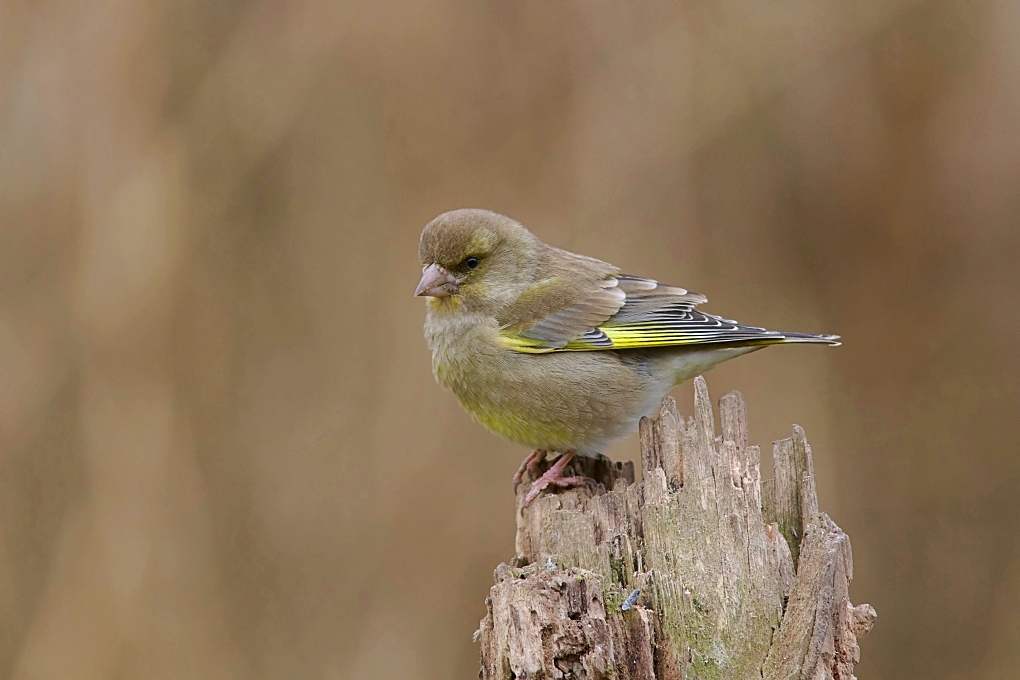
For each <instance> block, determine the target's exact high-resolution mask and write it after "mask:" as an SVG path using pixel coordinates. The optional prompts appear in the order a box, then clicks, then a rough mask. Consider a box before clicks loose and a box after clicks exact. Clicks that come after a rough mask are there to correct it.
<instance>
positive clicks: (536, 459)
mask: <svg viewBox="0 0 1020 680" xmlns="http://www.w3.org/2000/svg"><path fill="white" fill-rule="evenodd" d="M545 454H546V452H545V451H543V450H542V449H535V450H534V451H532V452H531V453H529V454H528V457H527V458H525V459H524V460H522V461H521V466H520V467H519V468H517V472H515V473H514V493H517V487H518V486H520V485H521V479H522V478H523V477H524V471H525V470H527V471H528V473H529V474H530V475H531V477H532V479H534V478H535V472H536V471H537V469H538V465H539V463H541V462H542V461H543V460H545Z"/></svg>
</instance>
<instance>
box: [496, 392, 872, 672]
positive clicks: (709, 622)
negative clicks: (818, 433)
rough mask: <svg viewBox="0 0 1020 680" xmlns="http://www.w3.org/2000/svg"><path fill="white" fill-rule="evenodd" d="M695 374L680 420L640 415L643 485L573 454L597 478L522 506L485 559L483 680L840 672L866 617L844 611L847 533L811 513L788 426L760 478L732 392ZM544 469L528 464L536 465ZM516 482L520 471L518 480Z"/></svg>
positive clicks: (805, 462) (848, 667)
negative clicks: (511, 552)
mask: <svg viewBox="0 0 1020 680" xmlns="http://www.w3.org/2000/svg"><path fill="white" fill-rule="evenodd" d="M719 408H720V412H721V422H722V430H723V432H722V436H721V437H717V436H716V433H715V419H714V416H713V413H712V406H711V402H710V401H709V396H708V388H707V386H706V384H705V380H704V378H701V377H699V378H697V379H696V380H695V396H694V417H693V418H692V419H690V420H684V419H683V418H682V417H681V416H680V415H679V414H678V413H677V408H676V402H675V401H674V400H673V398H672V397H666V398H665V399H664V400H663V402H662V406H661V409H660V410H659V413H658V415H657V416H655V417H653V418H644V419H642V421H641V462H642V468H643V480H642V481H641V482H640V483H635V482H634V467H633V464H632V463H630V462H628V463H615V464H614V463H612V462H610V461H609V459H607V458H605V457H600V458H597V459H592V458H586V459H575V461H574V462H572V463H571V465H573V467H574V472H573V473H567V474H583V475H586V476H589V477H592V478H593V479H595V480H596V481H597V482H599V485H598V486H597V487H594V486H593V487H584V488H580V489H572V490H569V491H565V492H561V493H555V494H549V493H547V494H543V495H542V496H540V497H539V498H537V499H536V500H535V502H534V503H532V504H531V506H530V507H528V508H525V509H522V507H521V505H522V501H523V499H524V494H525V493H526V492H527V489H528V484H527V483H524V484H522V485H521V487H520V488H519V489H518V492H517V540H516V543H517V545H516V548H517V556H516V557H515V558H514V560H513V561H512V563H511V564H509V565H507V564H501V565H499V567H497V568H496V571H495V574H494V577H495V585H494V586H493V587H492V589H491V590H490V591H489V597H488V598H486V606H487V609H488V612H487V613H486V616H485V618H484V619H482V622H481V626H480V628H479V630H478V633H477V636H478V638H479V639H480V641H481V657H482V658H481V665H482V669H481V672H480V674H479V676H480V677H481V678H483V679H484V680H545V679H547V678H563V679H572V680H595V679H602V678H614V679H619V680H653V679H654V680H681V679H684V680H693V679H695V678H698V679H704V680H707V679H709V678H731V679H733V680H747V679H749V678H764V679H765V680H779V679H782V680H794V679H801V678H802V679H804V680H822V679H827V678H832V679H833V680H851V678H853V677H854V676H853V666H854V663H856V662H857V661H858V660H859V657H860V651H859V648H858V646H857V640H858V638H860V637H861V636H862V635H864V634H865V633H866V632H868V630H870V628H871V626H872V623H873V622H874V619H875V610H874V609H873V608H872V607H871V606H870V605H866V604H865V605H859V606H857V607H854V606H852V605H851V604H850V600H849V596H848V586H849V583H850V580H851V579H852V578H853V560H852V557H851V552H850V539H849V538H848V537H847V535H846V534H844V533H843V532H842V531H841V530H840V528H839V527H838V526H836V524H835V523H834V522H833V521H832V520H831V519H829V517H828V516H827V515H825V514H824V513H820V512H819V511H818V498H817V495H816V491H815V479H814V470H813V464H812V460H811V448H810V447H809V446H808V444H807V440H806V439H805V437H804V431H803V430H802V429H801V428H800V427H798V426H794V428H793V436H792V437H791V438H790V439H784V440H782V441H778V442H775V443H774V444H773V457H774V459H775V471H776V473H775V479H770V480H766V481H764V482H763V481H761V478H760V474H759V462H760V452H759V449H758V447H757V446H749V445H748V443H747V422H746V418H745V408H744V402H743V399H742V398H741V396H740V394H739V393H738V392H731V393H729V394H727V395H726V396H724V397H723V398H722V399H721V400H720V403H719ZM541 472H544V470H543V469H542V468H539V474H540V473H541ZM527 481H530V480H526V482H527Z"/></svg>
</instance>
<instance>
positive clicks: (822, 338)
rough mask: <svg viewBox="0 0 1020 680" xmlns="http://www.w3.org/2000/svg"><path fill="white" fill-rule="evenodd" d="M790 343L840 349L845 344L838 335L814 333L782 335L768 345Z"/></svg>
mask: <svg viewBox="0 0 1020 680" xmlns="http://www.w3.org/2000/svg"><path fill="white" fill-rule="evenodd" d="M788 342H808V343H813V344H816V345H831V346H832V347H839V346H840V345H842V344H843V343H841V342H840V341H839V336H838V335H827V334H820V335H815V334H813V333H782V334H780V337H779V338H777V339H776V340H773V341H771V342H768V343H767V344H770V345H771V344H786V343H788Z"/></svg>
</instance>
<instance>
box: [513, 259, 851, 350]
mask: <svg viewBox="0 0 1020 680" xmlns="http://www.w3.org/2000/svg"><path fill="white" fill-rule="evenodd" d="M585 259H587V258H585ZM593 262H598V261H597V260H595V261H593ZM599 264H602V263H599ZM607 266H608V265H607ZM562 285H564V284H560V286H562ZM542 287H545V288H546V289H547V290H546V295H547V296H548V294H549V292H550V291H551V290H552V289H554V288H556V285H555V282H549V281H548V280H547V281H544V282H540V285H539V289H541V288H542ZM571 293H573V294H575V295H576V298H575V299H573V300H572V301H571V302H569V304H561V306H560V307H559V308H558V309H554V310H550V311H549V313H548V314H546V315H545V316H543V317H541V318H539V319H537V320H534V321H533V322H531V323H530V324H517V325H516V326H514V325H513V324H512V323H508V324H505V325H504V326H503V335H502V336H501V337H502V340H503V342H504V344H505V345H506V346H507V347H510V348H511V349H514V350H516V351H519V352H537V353H542V352H555V351H595V350H607V349H639V348H650V347H670V346H682V345H700V344H708V343H712V344H716V343H720V344H721V343H739V344H774V343H781V342H817V343H826V344H839V343H838V342H837V339H838V337H839V336H835V335H811V334H807V333H780V332H777V331H770V330H766V329H764V328H759V327H757V326H746V325H743V324H740V323H738V322H736V321H733V320H730V319H724V318H722V317H720V316H715V315H713V314H706V313H704V312H699V311H697V310H696V309H695V307H696V306H697V305H699V304H701V303H703V302H706V301H707V298H706V297H705V296H704V295H701V294H700V293H693V292H690V291H688V290H685V289H683V288H678V287H676V286H667V285H664V284H660V283H658V282H657V281H654V280H652V279H646V278H641V277H637V276H629V275H624V274H617V273H615V271H614V272H607V275H606V277H605V278H604V279H602V280H600V281H598V282H597V285H595V286H592V285H589V287H588V288H587V290H577V291H571ZM533 295H539V296H541V293H535V294H533ZM553 297H559V298H561V299H562V298H563V297H564V295H563V290H562V289H560V290H558V291H557V292H556V293H554V294H553Z"/></svg>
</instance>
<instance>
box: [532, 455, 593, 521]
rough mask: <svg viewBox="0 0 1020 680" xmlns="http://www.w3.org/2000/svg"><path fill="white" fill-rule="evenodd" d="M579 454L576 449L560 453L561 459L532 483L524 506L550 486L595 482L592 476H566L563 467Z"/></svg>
mask: <svg viewBox="0 0 1020 680" xmlns="http://www.w3.org/2000/svg"><path fill="white" fill-rule="evenodd" d="M576 455H577V452H576V451H567V452H566V453H563V454H561V455H560V457H559V460H557V461H556V462H555V463H553V464H552V467H550V468H549V469H548V470H546V472H545V474H544V475H542V476H541V477H539V478H538V479H536V480H535V481H534V482H533V483H532V484H531V489H530V490H529V491H528V495H527V496H525V497H524V503H522V504H521V507H522V508H526V507H528V506H529V505H531V502H532V501H533V500H535V499H536V498H538V495H539V494H540V493H542V492H543V491H544V490H545V489H546V488H548V487H550V486H558V487H561V488H569V487H573V486H583V485H584V484H589V483H591V484H595V483H596V482H595V480H594V479H592V478H591V477H580V476H573V477H564V476H563V468H565V467H567V465H568V464H569V463H570V461H572V460H573V459H574V456H576ZM542 457H543V458H545V452H544V451H543V452H542Z"/></svg>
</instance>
